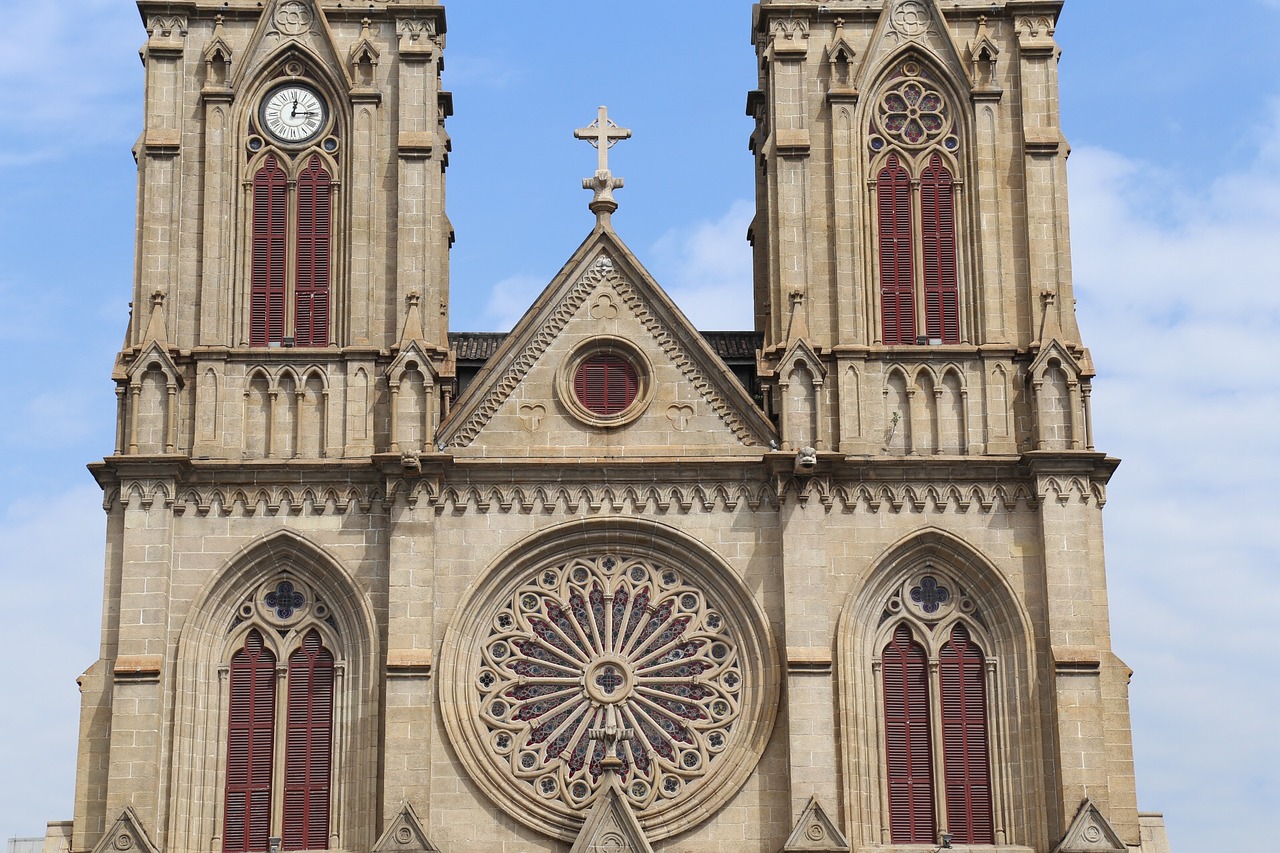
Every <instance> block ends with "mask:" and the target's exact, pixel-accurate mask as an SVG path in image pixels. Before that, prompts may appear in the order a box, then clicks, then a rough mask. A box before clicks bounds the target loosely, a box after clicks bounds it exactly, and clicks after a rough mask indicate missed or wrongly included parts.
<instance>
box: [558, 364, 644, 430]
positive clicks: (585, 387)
mask: <svg viewBox="0 0 1280 853" xmlns="http://www.w3.org/2000/svg"><path fill="white" fill-rule="evenodd" d="M573 393H574V394H575V395H576V396H577V398H578V402H580V403H582V405H583V407H584V408H585V409H587V410H588V411H591V412H595V413H596V414H597V415H605V416H608V415H616V414H618V413H620V412H623V411H626V409H627V407H628V406H630V405H631V404H632V403H633V402H634V401H635V399H636V395H637V394H638V393H640V379H639V375H638V374H637V373H636V368H635V365H633V364H632V363H631V362H630V361H628V360H627V359H625V358H623V357H622V356H620V355H610V354H605V353H597V354H596V355H592V356H589V357H587V358H586V359H585V360H583V362H582V364H580V365H578V370H577V373H575V374H574V377H573Z"/></svg>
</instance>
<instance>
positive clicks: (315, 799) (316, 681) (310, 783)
mask: <svg viewBox="0 0 1280 853" xmlns="http://www.w3.org/2000/svg"><path fill="white" fill-rule="evenodd" d="M332 759H333V654H332V653H331V652H330V651H329V650H328V649H326V648H325V647H324V645H323V642H322V641H321V639H320V633H319V632H318V631H316V630H314V629H312V630H311V631H310V632H308V633H307V635H306V636H305V637H304V638H303V639H302V646H301V647H300V648H299V649H298V650H297V651H295V652H294V653H293V654H291V655H290V656H289V708H288V712H287V720H286V723H285V760H284V763H285V768H284V777H285V778H284V830H283V833H282V841H283V847H284V849H285V850H325V849H328V847H329V788H330V780H329V776H330V772H331V769H332V765H333V760H332Z"/></svg>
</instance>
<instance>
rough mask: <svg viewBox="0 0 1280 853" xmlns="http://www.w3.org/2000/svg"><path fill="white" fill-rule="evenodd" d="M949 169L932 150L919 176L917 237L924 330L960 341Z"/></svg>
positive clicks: (951, 341)
mask: <svg viewBox="0 0 1280 853" xmlns="http://www.w3.org/2000/svg"><path fill="white" fill-rule="evenodd" d="M954 184H955V181H954V180H953V178H952V176H951V172H950V170H948V169H947V167H946V166H945V165H944V164H943V162H942V155H941V154H934V155H933V156H932V157H931V158H930V159H929V165H928V166H927V167H926V168H925V170H924V173H923V174H921V176H920V240H921V250H922V254H923V258H922V260H923V263H924V270H923V272H924V324H925V334H927V335H928V336H929V338H930V339H932V340H941V341H942V342H943V343H944V344H958V343H960V284H959V279H958V276H957V271H956V270H957V267H956V210H955V208H956V204H955V195H954V191H953V186H954Z"/></svg>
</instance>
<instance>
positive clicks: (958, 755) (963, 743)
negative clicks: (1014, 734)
mask: <svg viewBox="0 0 1280 853" xmlns="http://www.w3.org/2000/svg"><path fill="white" fill-rule="evenodd" d="M938 659H939V666H938V676H939V684H940V692H941V705H942V753H943V767H944V778H945V784H946V798H947V830H948V831H949V832H950V833H951V834H952V835H953V836H954V838H955V840H956V841H958V842H960V843H961V844H994V843H995V828H994V822H993V819H992V809H991V767H990V756H989V747H988V738H987V695H986V662H985V660H984V657H983V654H982V650H981V649H979V648H978V647H977V645H975V644H974V643H973V641H972V639H971V638H970V636H969V632H968V630H966V629H965V627H964V626H963V625H957V626H956V627H955V628H953V629H952V631H951V638H950V640H949V641H948V642H947V643H946V644H945V645H943V647H942V651H941V652H940V653H939V655H938Z"/></svg>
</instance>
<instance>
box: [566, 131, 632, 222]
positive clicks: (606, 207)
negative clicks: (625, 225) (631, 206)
mask: <svg viewBox="0 0 1280 853" xmlns="http://www.w3.org/2000/svg"><path fill="white" fill-rule="evenodd" d="M573 135H574V137H575V138H577V139H585V140H586V141H587V142H590V143H591V144H592V145H593V146H595V149H596V151H597V152H599V160H598V162H597V167H596V173H595V175H594V176H592V177H590V178H584V179H583V181H582V188H583V189H584V190H593V191H594V192H595V197H594V198H592V199H591V204H590V205H588V206H589V207H590V208H591V212H592V213H594V214H595V215H596V217H597V218H598V219H599V221H600V223H601V224H606V223H608V221H609V216H610V215H611V214H612V213H613V212H614V211H615V210H617V209H618V202H616V201H615V200H614V198H613V191H614V190H620V189H622V185H623V184H622V178H615V177H614V176H613V175H612V174H611V173H610V172H609V149H610V148H612V147H613V146H614V145H616V144H618V143H619V142H621V141H622V140H624V139H630V138H631V131H630V130H628V129H626V128H625V127H618V125H616V124H614V122H613V121H612V120H611V119H610V118H609V108H608V107H601V108H600V110H599V112H598V113H597V114H596V120H595V121H593V122H592V123H591V124H589V125H587V126H586V127H581V128H578V129H577V130H575V131H574V132H573Z"/></svg>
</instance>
